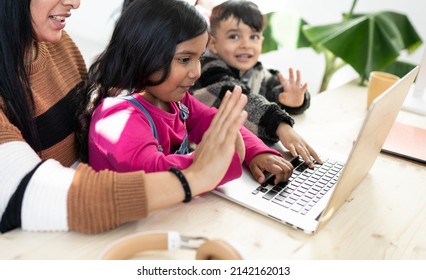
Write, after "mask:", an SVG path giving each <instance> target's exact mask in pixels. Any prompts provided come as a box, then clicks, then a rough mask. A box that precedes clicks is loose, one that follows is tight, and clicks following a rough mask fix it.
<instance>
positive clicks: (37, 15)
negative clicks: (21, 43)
mask: <svg viewBox="0 0 426 280" xmlns="http://www.w3.org/2000/svg"><path fill="white" fill-rule="evenodd" d="M79 6H80V0H31V3H30V11H31V17H32V23H33V28H34V32H35V36H36V38H35V39H36V40H37V41H39V42H50V43H56V42H58V41H59V40H60V39H61V36H62V30H63V29H64V28H65V19H66V18H68V17H70V16H71V9H77V8H78V7H79Z"/></svg>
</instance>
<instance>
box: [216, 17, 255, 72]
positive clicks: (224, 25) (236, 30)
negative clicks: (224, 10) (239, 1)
mask: <svg viewBox="0 0 426 280" xmlns="http://www.w3.org/2000/svg"><path fill="white" fill-rule="evenodd" d="M262 42H263V36H262V33H261V32H257V31H254V30H252V29H251V28H250V26H248V25H247V24H245V23H244V22H243V21H241V20H240V21H238V20H237V19H236V18H234V17H229V18H228V19H226V20H223V21H221V22H220V25H219V26H218V28H217V29H216V32H215V34H212V36H211V38H210V42H209V45H208V47H209V49H210V51H212V52H213V53H215V54H217V55H218V56H219V57H220V58H221V59H222V60H223V61H225V63H226V64H228V65H229V66H232V67H234V68H237V69H239V70H240V74H242V75H243V74H245V73H246V72H247V71H248V70H249V69H251V68H252V67H253V66H254V65H255V64H256V63H257V61H258V59H259V55H260V53H261V52H262Z"/></svg>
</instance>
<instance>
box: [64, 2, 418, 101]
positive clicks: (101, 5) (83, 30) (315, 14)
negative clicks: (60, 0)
mask: <svg viewBox="0 0 426 280" xmlns="http://www.w3.org/2000/svg"><path fill="white" fill-rule="evenodd" d="M152 1H155V0H152ZM207 1H208V0H207ZM213 1H214V2H215V4H218V3H221V2H223V0H213ZM254 2H257V3H258V5H259V7H260V9H261V10H262V11H264V12H270V11H273V10H278V9H288V10H293V11H296V12H298V13H299V14H300V15H301V16H302V18H304V19H306V20H307V21H308V22H309V23H310V24H326V23H333V22H338V21H340V20H341V14H342V13H344V12H347V11H349V9H350V7H351V5H352V0H321V1H320V0H254ZM121 3H122V0H81V5H80V8H79V9H78V10H75V11H73V15H72V17H71V18H69V19H68V22H67V27H66V30H67V31H68V32H69V33H70V34H71V36H72V37H73V38H74V40H75V41H76V43H77V45H78V46H79V47H80V49H81V51H82V53H83V55H84V57H85V59H86V61H87V63H88V64H90V62H91V61H92V59H93V57H94V56H95V55H96V54H98V53H99V52H100V51H101V50H102V49H103V48H104V47H105V45H106V44H107V42H108V40H109V37H110V34H111V31H112V29H113V26H114V23H115V20H116V18H117V16H118V15H119V12H120V9H121ZM423 6H424V3H423V1H422V0H403V1H401V0H358V3H357V6H356V9H355V12H359V13H362V12H371V11H380V10H393V11H397V12H399V13H404V14H406V15H407V16H408V17H409V19H410V20H411V22H412V23H413V25H414V27H415V28H416V30H417V32H418V33H419V35H420V36H421V38H423V40H424V41H425V42H426V9H424V8H422V7H423ZM425 45H426V43H425ZM424 48H425V46H422V47H421V48H420V49H419V50H417V51H416V52H415V53H413V54H412V55H410V56H407V55H406V54H403V56H402V58H403V59H404V60H407V61H409V62H412V63H420V60H421V58H422V54H423V50H424ZM262 60H263V61H264V63H265V64H268V65H269V64H271V65H274V66H275V68H278V69H280V70H282V71H283V72H284V73H286V72H287V69H288V67H290V66H291V67H294V68H297V69H300V70H301V72H302V78H303V80H304V81H306V82H308V84H309V88H310V90H311V92H313V93H315V92H316V91H317V89H318V87H319V82H320V79H321V77H322V73H323V68H324V60H323V58H322V57H321V56H319V55H317V54H316V53H315V52H314V51H313V50H311V49H298V50H280V51H277V52H273V53H270V54H266V55H263V56H262ZM355 76H356V75H355V72H354V71H353V70H352V69H351V68H350V67H347V68H344V69H342V71H340V72H338V73H337V74H336V75H335V76H334V77H333V79H332V81H331V84H330V86H331V87H334V86H338V85H340V84H342V83H344V82H346V81H347V80H350V79H352V78H354V77H355Z"/></svg>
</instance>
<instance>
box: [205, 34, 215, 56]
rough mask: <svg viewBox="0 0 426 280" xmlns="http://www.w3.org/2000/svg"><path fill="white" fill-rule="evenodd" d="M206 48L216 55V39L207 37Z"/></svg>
mask: <svg viewBox="0 0 426 280" xmlns="http://www.w3.org/2000/svg"><path fill="white" fill-rule="evenodd" d="M207 48H208V49H209V51H211V52H212V53H214V54H216V53H217V51H216V39H215V38H214V37H213V36H212V35H211V34H210V35H209V42H208V43H207Z"/></svg>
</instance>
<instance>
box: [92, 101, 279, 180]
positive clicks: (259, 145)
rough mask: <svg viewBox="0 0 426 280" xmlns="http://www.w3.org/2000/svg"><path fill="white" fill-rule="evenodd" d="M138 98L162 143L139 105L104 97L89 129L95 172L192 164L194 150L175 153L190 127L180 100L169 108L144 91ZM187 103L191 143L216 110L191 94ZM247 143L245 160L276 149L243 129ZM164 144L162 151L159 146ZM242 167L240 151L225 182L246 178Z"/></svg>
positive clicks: (200, 133) (200, 134) (184, 166)
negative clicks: (181, 111) (181, 112)
mask: <svg viewBox="0 0 426 280" xmlns="http://www.w3.org/2000/svg"><path fill="white" fill-rule="evenodd" d="M134 97H135V98H136V99H137V100H138V101H139V102H140V103H141V104H142V105H143V106H144V107H145V109H146V110H147V111H148V112H149V114H150V115H151V117H152V119H153V120H154V123H155V126H156V129H157V133H158V137H159V142H160V143H158V141H157V139H156V138H155V137H154V135H153V133H152V131H151V126H150V123H149V121H148V118H147V117H146V116H145V114H144V113H143V112H141V110H140V109H139V108H137V107H136V106H135V105H133V104H132V103H130V102H129V101H127V100H123V99H121V98H106V99H104V100H103V101H102V102H101V103H100V104H99V106H98V107H97V108H96V110H95V111H94V113H93V116H92V121H91V124H90V130H89V164H90V165H91V166H92V167H93V168H94V169H95V170H103V169H109V170H114V171H120V172H124V171H136V170H145V172H155V171H166V170H168V169H169V168H170V167H171V166H175V167H177V168H179V169H185V168H187V167H188V166H189V165H191V163H192V160H193V154H189V155H180V154H174V152H175V151H176V150H177V149H179V146H180V144H181V143H182V141H183V139H184V137H185V134H186V130H185V126H184V124H183V122H182V121H181V119H180V118H179V108H178V106H177V104H176V103H170V107H171V108H170V109H171V110H170V112H166V111H163V110H161V109H160V108H157V107H156V106H154V105H152V104H151V103H149V102H148V101H146V100H145V99H144V98H143V97H142V96H141V95H139V94H135V95H134ZM181 102H182V104H184V105H185V106H187V107H188V109H189V117H188V119H187V120H186V129H187V131H188V138H189V141H191V142H194V143H199V142H200V141H201V138H202V136H203V134H204V132H205V131H206V130H207V128H208V127H209V125H210V123H211V121H212V119H213V116H214V114H215V112H216V111H217V109H216V108H210V107H208V106H206V105H204V104H203V103H201V102H200V101H198V100H197V99H196V98H194V97H193V96H192V95H190V94H189V93H187V94H186V95H185V96H184V98H183V99H182V101H181ZM240 131H241V135H242V137H243V139H244V143H245V146H246V158H245V162H246V163H247V164H248V163H250V161H251V159H252V158H253V157H254V156H256V155H257V154H259V153H265V152H269V153H274V154H276V155H280V154H279V153H278V152H277V151H275V150H273V149H270V148H268V147H267V146H266V145H265V144H264V143H263V142H262V141H261V140H260V139H259V138H258V137H257V136H256V135H254V134H253V133H251V132H250V131H249V130H247V129H245V128H241V130H240ZM158 144H160V145H161V146H162V148H163V152H159V151H158V149H157V147H158ZM241 173H242V166H241V163H240V160H239V157H238V154H237V153H235V154H234V157H233V159H232V162H231V164H230V166H229V169H228V172H227V173H226V175H225V177H224V178H223V179H222V181H221V183H220V184H223V183H225V182H228V181H230V180H233V179H235V178H238V177H239V176H241Z"/></svg>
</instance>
